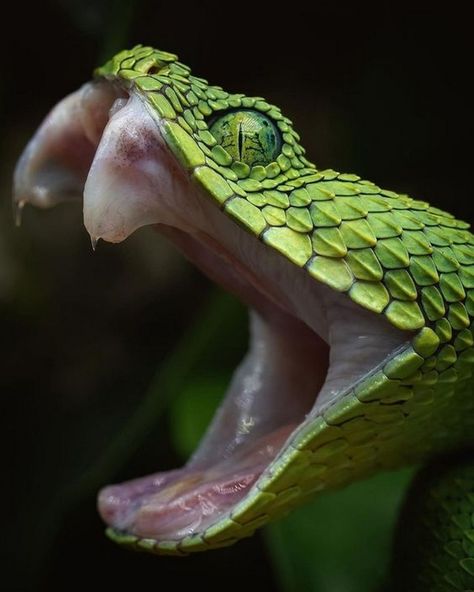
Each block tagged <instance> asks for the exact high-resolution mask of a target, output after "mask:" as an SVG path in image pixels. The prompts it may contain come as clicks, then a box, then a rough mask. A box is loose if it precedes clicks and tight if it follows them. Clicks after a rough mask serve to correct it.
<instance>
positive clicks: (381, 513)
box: [265, 469, 413, 592]
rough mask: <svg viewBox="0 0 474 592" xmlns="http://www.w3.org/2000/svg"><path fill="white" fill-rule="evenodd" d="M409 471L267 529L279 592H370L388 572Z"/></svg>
mask: <svg viewBox="0 0 474 592" xmlns="http://www.w3.org/2000/svg"><path fill="white" fill-rule="evenodd" d="M412 475H413V469H403V470H401V471H397V472H392V473H383V474H379V475H376V476H375V477H372V478H371V479H368V480H366V481H363V482H359V483H354V484H353V485H351V486H349V487H347V488H346V489H343V490H341V491H336V492H332V493H325V494H321V495H319V496H318V497H316V498H315V500H314V501H313V502H312V503H311V504H309V505H307V506H304V507H302V508H300V509H299V510H297V511H295V512H293V513H292V514H290V515H289V516H288V517H287V518H285V519H284V520H282V521H279V522H277V523H275V524H271V525H270V526H268V527H267V529H266V531H265V534H266V540H267V543H268V548H269V550H270V554H271V557H272V558H273V563H274V566H275V569H276V571H277V573H278V574H279V579H280V583H281V591H282V592H296V591H298V592H300V591H302V590H304V591H305V592H370V591H374V592H375V590H378V589H379V587H380V586H381V585H382V583H383V580H384V577H385V574H386V572H387V570H388V565H389V558H390V551H391V540H392V534H393V529H394V525H395V522H396V518H397V514H398V510H399V507H400V504H401V501H402V499H403V495H404V493H405V490H406V488H407V485H408V483H409V481H410V479H411V477H412Z"/></svg>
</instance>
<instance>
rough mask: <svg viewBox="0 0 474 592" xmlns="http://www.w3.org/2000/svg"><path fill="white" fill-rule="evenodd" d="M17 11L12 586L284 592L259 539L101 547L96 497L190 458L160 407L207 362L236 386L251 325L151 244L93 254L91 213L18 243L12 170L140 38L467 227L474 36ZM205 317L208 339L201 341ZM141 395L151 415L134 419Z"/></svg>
mask: <svg viewBox="0 0 474 592" xmlns="http://www.w3.org/2000/svg"><path fill="white" fill-rule="evenodd" d="M10 9H11V11H12V16H9V17H8V18H7V17H3V18H2V20H3V29H4V31H3V32H2V41H1V42H2V44H4V47H3V50H2V54H1V55H2V57H1V66H0V67H1V82H0V84H1V86H0V118H1V119H0V126H1V127H0V151H1V154H0V155H1V160H0V190H1V196H2V199H1V203H0V354H1V373H0V381H1V383H2V384H1V387H2V388H1V391H0V393H1V400H0V409H1V421H2V424H3V426H2V435H3V437H4V444H3V446H2V452H3V463H2V464H3V467H4V468H3V475H4V480H3V483H4V485H3V487H2V490H3V491H2V493H3V494H4V495H5V501H4V503H3V513H4V518H3V520H2V524H3V528H2V536H1V538H2V542H3V543H6V544H5V549H4V550H3V553H2V555H3V558H4V559H5V567H4V568H2V571H1V572H0V575H1V578H2V580H3V582H6V583H7V586H6V588H5V589H8V590H82V589H84V588H86V587H88V586H90V585H98V586H107V588H113V589H119V590H121V589H126V588H127V589H128V588H130V587H133V586H134V587H137V588H138V587H140V588H145V587H147V588H149V587H151V586H153V587H156V588H161V587H163V582H164V580H165V578H167V577H172V578H173V579H174V581H175V583H176V589H188V588H190V587H191V586H196V585H199V586H200V587H201V586H203V587H204V589H206V590H209V591H213V590H221V589H225V590H227V591H228V592H231V591H233V590H241V589H242V588H244V587H246V586H248V585H249V583H250V584H251V585H252V586H256V587H259V589H260V590H262V591H263V590H276V589H277V582H276V580H277V577H276V575H275V570H274V568H273V567H272V560H271V557H270V555H269V552H268V550H267V549H268V548H267V547H266V546H265V544H264V539H263V538H262V536H261V535H258V536H256V537H254V538H253V539H251V540H248V541H243V542H241V543H239V545H237V546H235V547H233V548H231V549H226V550H220V551H216V552H213V553H208V554H204V555H198V556H193V557H190V558H188V559H185V560H176V559H174V558H161V559H157V558H154V557H151V556H150V557H149V556H145V555H139V554H132V553H129V552H125V551H123V550H121V549H119V548H118V547H116V546H115V545H113V544H111V543H110V542H108V541H107V540H106V539H105V538H104V537H103V536H102V528H103V526H102V524H101V522H100V520H99V518H98V517H97V515H96V512H95V507H94V504H95V502H94V496H95V492H96V490H97V488H98V487H99V486H100V485H102V484H103V483H105V482H107V481H109V480H110V481H117V480H120V479H125V478H129V477H132V476H136V475H140V474H144V473H146V472H152V471H154V470H156V469H157V468H158V467H159V468H171V467H173V466H175V465H176V464H178V463H180V462H182V460H183V458H182V451H183V450H184V449H185V448H186V447H185V446H184V445H182V444H180V443H179V441H178V442H177V441H176V431H177V426H178V427H179V426H180V425H181V424H180V423H179V422H180V419H179V410H178V411H176V410H175V411H173V410H172V408H173V406H172V404H170V405H171V407H170V408H171V411H169V410H168V409H167V408H166V405H165V403H163V408H164V410H163V409H161V410H160V409H159V403H158V404H155V402H154V401H156V398H154V394H156V391H159V390H160V389H162V390H163V391H166V397H168V399H169V400H170V401H172V400H173V396H174V394H176V393H177V392H178V391H179V390H180V388H181V386H182V385H183V384H184V382H183V381H184V378H183V377H184V375H186V372H187V371H188V370H189V369H190V368H191V367H192V365H193V363H195V358H196V356H197V359H198V362H199V363H198V366H199V370H200V371H202V370H203V369H205V368H207V370H208V371H210V372H211V373H212V372H214V373H215V375H216V377H217V378H216V377H214V378H215V380H214V379H210V380H211V382H212V380H214V382H212V385H211V386H210V388H211V390H212V388H214V387H215V385H216V384H220V382H219V381H220V380H221V379H222V380H224V379H225V378H226V377H228V374H229V372H230V368H232V367H233V365H235V363H236V362H237V360H238V359H239V357H240V356H241V355H242V352H243V350H244V347H245V333H246V329H245V321H244V320H243V319H244V312H243V311H242V310H241V308H240V307H239V306H238V305H237V304H235V303H234V302H233V301H231V300H227V299H223V298H222V296H218V295H217V296H216V295H215V294H214V292H212V291H211V288H210V286H209V284H208V282H207V281H206V280H204V279H203V278H202V277H201V276H200V275H199V274H198V273H197V272H195V271H194V270H193V269H192V268H191V267H190V266H189V265H188V264H186V263H185V262H183V261H182V260H181V258H180V257H179V256H177V255H176V254H175V253H174V251H172V250H171V249H170V248H169V247H168V245H167V244H166V243H165V242H164V240H162V239H161V238H158V237H156V236H155V235H154V234H153V233H152V232H151V231H149V230H148V229H145V230H142V231H140V232H138V233H137V234H136V235H134V236H132V237H131V238H130V239H128V240H127V241H126V242H125V243H124V244H121V245H119V246H110V245H104V244H101V245H100V247H99V249H98V251H97V253H95V254H94V255H92V253H91V249H90V246H89V242H88V241H89V239H88V236H87V234H86V233H85V231H84V229H83V227H82V221H81V213H80V207H79V206H77V207H70V208H66V207H58V208H57V209H55V210H54V211H52V212H37V211H33V210H29V209H28V210H27V211H26V212H25V220H24V224H23V227H22V228H21V229H20V230H18V229H14V228H13V225H12V222H11V219H12V217H11V207H10V190H11V175H12V170H13V166H14V163H15V160H16V158H17V157H18V155H19V153H20V151H21V148H22V146H23V145H24V143H25V142H26V141H27V139H28V137H29V136H30V135H31V133H32V132H33V131H34V129H35V127H36V126H37V125H38V123H39V122H40V120H41V119H42V117H43V116H44V115H45V114H46V112H47V111H48V110H49V109H50V107H51V106H52V105H53V104H54V103H55V102H57V101H58V100H59V99H61V98H62V97H63V96H64V95H65V94H67V93H69V92H71V91H73V90H75V89H76V88H77V87H78V86H79V85H81V84H82V83H83V82H85V81H86V80H87V79H88V78H89V77H90V73H91V70H92V69H93V67H95V66H96V65H98V63H100V62H101V61H102V60H104V59H105V58H106V57H108V56H109V55H110V54H111V53H114V52H115V51H116V50H118V49H120V48H121V46H130V45H133V44H135V43H138V42H141V43H146V44H151V45H155V46H156V47H159V48H161V49H164V50H168V51H172V52H175V53H178V55H179V56H180V59H181V60H182V61H183V62H185V63H187V64H189V65H191V66H192V68H193V72H194V73H195V74H197V75H200V76H202V77H204V78H207V79H208V80H210V81H211V82H213V83H216V84H220V85H221V86H223V87H224V88H226V89H228V90H231V91H236V92H244V93H246V94H249V95H263V96H265V97H266V98H267V99H270V100H271V101H272V102H274V103H276V104H278V105H279V106H281V107H282V108H283V110H284V111H285V112H286V114H287V115H288V116H289V117H290V118H291V119H293V121H294V123H295V127H296V129H297V130H298V132H299V133H300V135H301V137H302V142H303V144H304V145H305V146H306V148H307V152H308V155H309V158H310V159H312V160H313V161H314V162H316V163H317V164H318V165H319V166H321V167H322V168H325V167H332V168H335V169H337V170H340V171H344V172H357V173H358V174H359V175H361V176H363V177H367V178H369V179H371V180H373V181H375V182H376V183H378V184H379V185H382V186H384V187H387V188H392V189H395V190H399V191H402V192H408V193H410V194H413V195H414V196H416V197H418V198H420V199H427V200H429V201H432V202H433V203H435V204H436V205H437V206H439V207H442V208H445V209H448V210H450V211H452V212H453V213H455V214H456V215H457V216H458V217H461V218H464V219H467V220H470V219H472V218H473V215H472V214H473V204H472V185H471V177H472V171H471V169H472V166H471V159H472V148H471V146H472V119H473V118H472V111H471V109H472V98H471V92H470V90H469V85H470V83H471V78H472V70H473V69H472V31H471V29H472V27H471V24H470V23H471V20H470V18H469V17H468V16H467V14H465V13H463V12H459V11H457V9H456V6H455V5H454V4H452V5H446V6H445V7H444V9H443V11H442V12H441V11H438V10H435V9H433V8H417V9H415V8H413V5H412V6H411V8H408V9H405V10H404V9H403V8H402V7H401V6H400V5H397V8H396V9H394V8H391V7H390V6H388V5H381V4H379V5H378V7H377V8H375V7H371V8H370V9H369V8H368V7H367V8H365V9H362V8H361V7H360V6H357V8H352V9H350V10H346V9H344V8H343V7H342V6H340V5H335V7H334V8H329V7H328V6H327V4H326V3H322V2H321V3H320V2H314V3H312V8H311V9H309V8H308V9H305V8H303V7H298V5H297V4H296V3H292V4H290V5H288V6H287V7H286V8H285V9H279V8H277V7H276V6H272V5H270V4H267V5H266V6H261V7H259V6H258V5H256V4H252V5H251V6H245V5H243V4H237V3H235V2H234V3H231V2H221V3H219V4H217V3H215V4H207V3H201V2H199V3H198V2H196V3H194V4H193V6H186V5H180V4H178V3H176V2H175V3H172V2H166V3H164V2H152V1H149V0H143V1H136V2H125V1H122V2H116V3H112V2H105V1H103V2H91V1H87V2H81V1H80V0H62V1H60V0H58V1H56V2H52V1H50V2H41V3H39V2H35V3H29V2H26V3H25V2H22V3H19V2H17V3H15V4H13V5H12V6H10ZM215 299H217V300H215ZM209 302H210V304H209ZM216 302H217V303H218V304H216ZM215 304H216V305H215ZM214 305H215V306H214ZM219 306H221V307H222V310H221V309H219V310H221V312H222V316H219V314H220V313H218V314H217V313H215V310H216V307H217V308H219ZM216 314H217V316H216ZM206 315H210V317H206ZM213 315H214V316H213ZM203 318H205V319H207V320H208V321H209V322H210V323H211V325H212V323H214V325H212V326H213V327H214V328H213V329H209V328H207V329H206V328H205V329H203V327H202V326H200V325H199V323H200V322H201V323H202V322H203V321H202V319H203ZM209 319H210V320H209ZM223 319H225V321H224V320H223ZM206 322H207V321H206ZM190 327H191V328H190ZM202 335H205V336H206V335H207V337H208V341H209V343H207V345H206V344H205V345H204V346H203V345H202V344H201V345H199V343H200V342H199V339H201V338H202ZM200 336H201V337H200ZM193 340H194V341H193ZM204 341H205V340H204ZM196 343H197V345H196ZM200 347H201V349H199V348H200ZM193 348H194V349H193ZM217 350H218V353H216V351H217ZM196 352H197V354H196ZM193 355H194V358H193ZM190 360H191V361H190ZM193 360H194V362H193ZM216 363H217V366H218V368H217V370H216ZM202 380H204V381H205V380H206V379H205V378H202ZM202 380H201V384H202ZM191 382H192V381H191ZM146 393H148V395H149V396H150V397H151V399H150V400H151V403H150V404H149V407H146V406H145V408H143V407H141V408H140V404H141V401H142V400H143V396H144V395H145V396H146ZM150 393H151V395H150ZM146 400H148V399H146ZM137 409H139V411H138V415H139V416H138V417H137V416H136V415H134V413H137V411H136V410H137ZM140 409H141V411H140ZM140 414H141V415H140ZM130 418H132V427H130V428H129V430H128V431H127V428H126V426H127V425H128V426H129V425H130ZM133 422H135V423H133ZM140 422H141V424H142V429H139V428H140ZM137 426H138V428H137ZM141 434H143V435H141ZM178 440H179V438H178ZM104 451H105V452H104ZM104 454H105V456H104ZM315 536H317V535H316V534H315ZM369 552H370V550H369V551H368V553H369ZM1 587H2V588H3V585H2V586H1ZM314 589H315V590H316V588H314ZM322 589H323V588H321V590H322ZM338 589H339V588H338ZM354 589H355V588H354ZM341 590H345V588H344V589H343V588H341Z"/></svg>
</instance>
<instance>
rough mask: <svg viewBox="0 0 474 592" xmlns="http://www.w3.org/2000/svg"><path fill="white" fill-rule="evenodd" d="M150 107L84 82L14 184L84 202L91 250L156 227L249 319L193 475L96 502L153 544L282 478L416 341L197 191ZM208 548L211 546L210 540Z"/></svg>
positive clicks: (33, 194) (126, 489) (178, 535)
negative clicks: (333, 413)
mask: <svg viewBox="0 0 474 592" xmlns="http://www.w3.org/2000/svg"><path fill="white" fill-rule="evenodd" d="M161 124H162V122H161V121H160V119H159V118H158V117H157V116H156V114H153V113H152V112H151V111H150V110H149V109H148V108H147V106H146V104H145V103H144V101H143V99H142V98H141V97H140V96H139V95H137V94H134V93H133V92H132V93H131V94H128V93H126V92H124V91H123V90H122V89H120V88H119V87H117V86H115V85H113V84H112V83H108V82H98V83H93V84H88V85H86V86H84V87H83V88H82V89H80V90H79V91H77V92H76V93H74V94H73V95H70V96H69V97H67V98H66V99H64V100H63V101H62V102H61V103H59V104H58V106H57V107H55V109H54V110H53V111H52V112H51V113H50V115H49V116H48V118H47V119H46V120H45V122H44V123H43V125H42V127H41V128H40V129H39V131H38V132H37V134H36V136H35V137H34V138H33V140H32V141H31V142H30V144H29V146H28V147H27V149H26V150H25V152H24V154H23V156H22V158H21V160H20V162H19V164H18V167H17V170H16V174H15V201H16V204H17V206H18V208H20V209H21V208H22V207H23V205H24V204H25V203H28V202H29V203H32V204H33V205H37V206H40V207H49V206H51V205H54V204H55V203H58V202H59V201H64V200H67V199H74V198H81V197H82V196H83V197H84V221H85V226H86V228H87V230H88V232H89V234H90V235H91V238H92V242H93V244H95V243H96V242H97V240H99V239H103V240H107V241H111V242H120V241H122V240H124V239H125V238H126V237H127V236H129V235H130V234H131V233H132V232H133V231H134V230H136V229H137V228H139V227H141V226H144V225H150V224H152V225H154V226H155V227H156V228H157V229H158V230H159V231H161V232H162V233H163V234H165V235H166V236H167V237H168V238H169V239H170V240H171V241H172V242H174V243H175V244H176V245H177V247H178V248H179V249H181V250H182V251H183V252H184V254H185V255H186V256H187V257H188V258H189V259H190V260H191V261H192V262H193V263H194V264H196V265H197V266H198V267H199V268H200V269H202V270H203V271H204V273H206V274H207V275H208V276H209V277H210V278H211V279H212V280H214V281H216V282H218V283H219V284H221V285H223V286H224V287H225V288H226V289H228V290H229V291H231V292H233V293H234V294H236V295H237V296H238V297H239V298H240V299H242V300H243V301H244V302H245V303H246V304H247V305H248V306H249V308H250V309H251V311H252V312H251V341H250V347H249V351H248V353H247V355H246V356H245V358H244V360H243V361H242V363H241V364H240V366H239V368H238V369H237V370H236V371H235V374H234V376H233V378H232V380H231V384H230V386H229V389H228V392H227V393H226V395H225V397H224V398H223V401H222V403H221V405H220V407H219V409H218V411H217V412H216V415H215V417H214V419H213V421H212V422H211V425H210V426H209V428H208V430H207V433H206V435H205V437H204V438H203V440H202V442H201V444H200V445H199V447H198V449H197V450H196V451H195V453H194V454H193V455H192V457H191V458H190V460H189V461H188V462H187V463H186V465H185V466H184V467H183V468H181V469H178V470H174V471H169V472H161V473H156V474H154V475H150V476H147V477H143V478H140V479H136V480H133V481H129V482H126V483H123V484H120V485H113V486H109V487H106V488H105V489H103V490H102V492H101V493H100V495H99V511H100V513H101V515H102V517H103V518H104V520H105V521H106V522H107V523H108V524H109V525H111V526H112V527H113V528H114V529H116V530H117V531H120V532H126V533H130V534H132V535H135V536H137V537H140V538H147V539H154V540H158V541H163V540H166V541H179V540H181V539H183V538H185V537H189V536H194V535H196V534H199V533H201V534H202V533H204V534H205V531H206V529H207V528H209V527H210V526H211V525H213V524H214V523H216V522H217V521H218V520H219V519H221V518H223V517H224V516H227V517H230V518H232V510H233V508H234V507H235V506H236V505H237V504H238V503H239V502H241V501H242V500H243V499H244V498H245V497H246V496H251V495H252V493H253V492H255V491H256V490H257V489H258V487H259V483H260V481H261V479H262V478H263V477H266V478H267V477H268V476H271V475H272V474H273V472H275V471H276V470H277V469H276V466H277V463H278V459H279V458H281V456H282V455H283V454H285V452H286V451H288V450H289V449H290V448H291V445H292V441H293V440H294V437H295V434H296V433H297V432H298V430H301V429H302V427H304V426H305V425H308V423H310V422H311V421H314V419H315V417H317V416H318V415H319V414H320V413H321V412H322V411H323V410H324V409H326V408H327V407H328V405H330V404H331V403H333V402H334V401H335V400H336V399H337V398H338V397H342V396H343V395H344V394H345V393H347V392H348V390H350V389H351V388H353V387H354V384H356V383H357V382H358V381H360V380H361V379H362V378H364V377H366V376H367V375H368V374H369V373H371V372H373V371H374V370H375V369H376V368H378V367H379V366H380V365H381V364H382V363H383V362H384V361H386V360H387V358H389V357H391V356H393V355H394V353H395V352H396V351H397V350H399V348H400V347H401V346H402V345H403V344H404V343H406V341H407V339H408V337H409V336H408V334H407V333H404V332H401V331H399V330H397V329H395V328H394V327H392V326H391V325H390V324H389V323H388V322H387V321H386V320H385V318H384V317H383V316H381V315H377V314H374V313H371V312H368V311H366V310H364V309H363V308H361V307H360V306H357V305H356V304H354V303H353V302H352V301H351V300H350V299H349V298H347V297H344V296H342V295H340V294H339V293H337V292H335V291H333V290H331V289H330V288H328V287H326V286H324V285H323V284H321V283H319V282H317V281H316V280H315V279H314V278H312V277H310V276H309V275H308V274H307V273H306V271H305V270H304V269H302V268H299V267H297V266H296V265H294V264H293V263H291V261H289V260H288V259H286V258H285V257H283V256H282V255H281V254H280V253H278V252H276V251H275V250H274V249H272V248H271V247H270V246H268V245H265V244H263V243H262V242H261V241H259V240H258V238H257V237H256V236H254V235H252V234H250V233H249V232H248V231H246V230H244V229H243V228H241V227H240V226H239V225H238V224H237V223H236V222H235V221H234V220H231V219H230V218H229V217H228V216H227V215H226V214H225V213H224V212H223V211H222V210H221V209H220V208H219V207H218V205H217V203H216V201H215V200H214V199H213V198H212V196H210V195H208V194H206V192H205V191H204V189H203V188H202V187H199V186H197V184H195V183H194V181H193V180H192V178H191V176H190V174H189V172H188V171H187V170H186V169H185V168H184V167H183V166H182V165H181V164H180V163H179V162H178V160H177V159H176V158H175V156H174V155H173V153H172V151H171V150H170V148H169V147H168V145H167V143H166V141H165V139H164V138H163V134H162V133H161ZM204 538H205V536H204Z"/></svg>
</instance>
